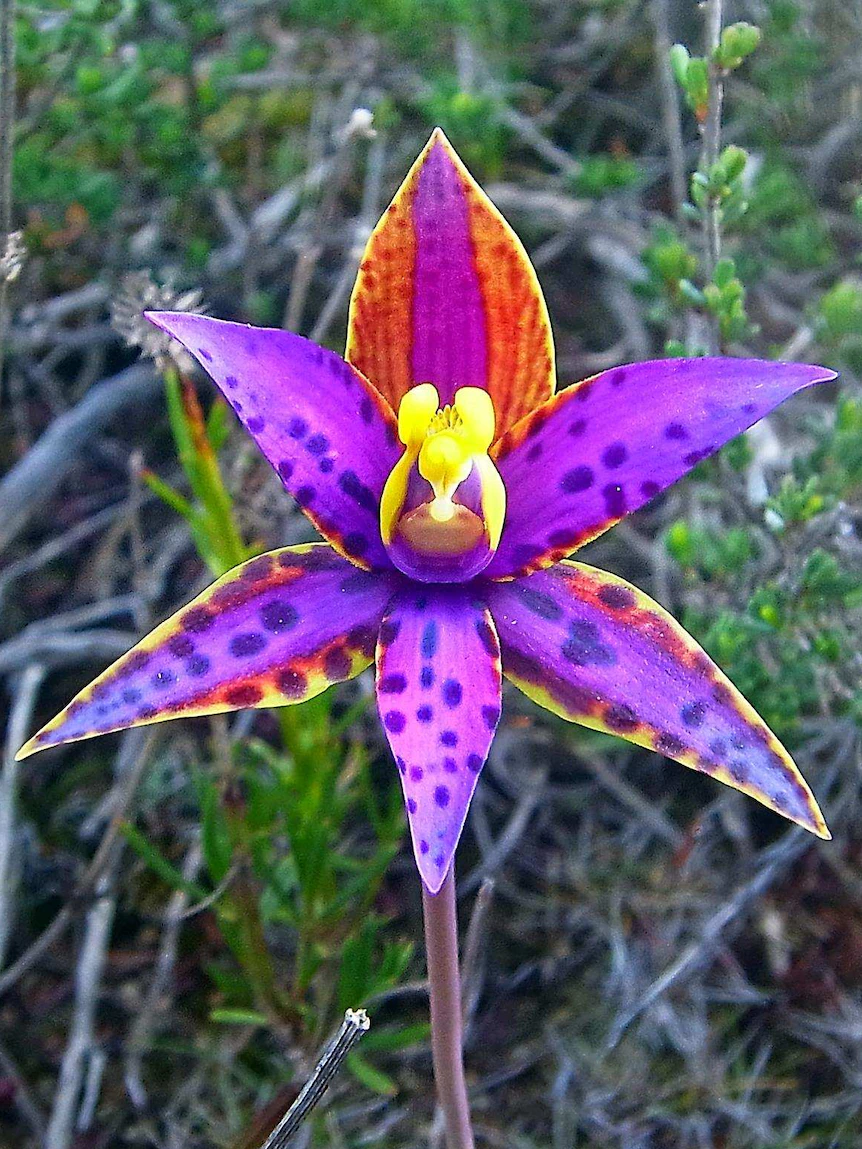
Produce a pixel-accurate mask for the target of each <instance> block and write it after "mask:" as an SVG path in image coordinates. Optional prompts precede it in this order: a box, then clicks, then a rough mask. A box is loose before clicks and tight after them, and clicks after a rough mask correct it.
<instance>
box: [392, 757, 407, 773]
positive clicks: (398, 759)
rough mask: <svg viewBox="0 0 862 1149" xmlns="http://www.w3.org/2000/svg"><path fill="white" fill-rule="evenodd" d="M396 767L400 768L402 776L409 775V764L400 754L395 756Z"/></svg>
mask: <svg viewBox="0 0 862 1149" xmlns="http://www.w3.org/2000/svg"><path fill="white" fill-rule="evenodd" d="M395 765H396V766H397V767H398V769H399V770H400V771H401V773H402V774H406V773H407V763H406V762H405V761H404V759H403V758H402V757H401V756H400V755H399V754H396V755H395Z"/></svg>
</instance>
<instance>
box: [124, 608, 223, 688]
mask: <svg viewBox="0 0 862 1149" xmlns="http://www.w3.org/2000/svg"><path fill="white" fill-rule="evenodd" d="M203 609H204V608H203V607H192V609H191V610H189V611H186V613H185V614H184V615H183V617H182V618H181V619H180V622H181V623H182V625H183V626H184V627H185V628H186V630H194V629H195V628H194V627H193V626H189V625H188V624H187V622H186V619H187V618H188V616H189V615H190V614H191V613H192V611H195V610H203ZM207 616H208V617H209V611H207ZM207 625H209V624H207ZM200 629H201V630H203V629H205V628H204V627H201V628H200ZM151 658H152V655H151V654H150V652H149V651H148V650H133V651H132V653H131V654H130V655H129V657H128V658H127V659H126V661H125V662H124V663H123V664H122V666H121V667H120V672H121V673H122V674H134V672H135V671H136V670H143V669H144V667H145V666H146V665H147V663H148V662H149V661H150V659H151Z"/></svg>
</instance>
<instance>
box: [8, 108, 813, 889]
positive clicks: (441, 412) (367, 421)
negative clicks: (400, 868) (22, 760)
mask: <svg viewBox="0 0 862 1149" xmlns="http://www.w3.org/2000/svg"><path fill="white" fill-rule="evenodd" d="M148 318H149V319H150V320H151V321H152V322H153V323H154V324H155V325H156V326H157V327H159V328H161V329H162V330H163V331H164V332H167V333H168V334H169V335H170V336H172V337H173V338H174V339H176V340H177V341H178V342H179V343H181V344H182V345H183V346H184V347H185V348H186V349H187V350H188V351H189V352H190V353H191V354H192V355H193V356H194V357H195V358H196V359H197V360H198V361H199V362H200V364H201V366H202V367H203V368H204V369H205V370H206V371H208V372H209V373H210V375H211V376H212V377H213V379H214V380H215V382H216V383H217V384H218V386H219V388H220V389H221V391H222V392H223V394H224V396H225V397H226V399H227V400H228V402H229V403H230V404H231V406H232V407H233V409H234V411H235V412H236V414H237V415H238V417H239V419H240V421H241V422H242V423H243V425H244V426H245V427H246V429H247V430H248V432H249V433H250V434H251V435H252V437H253V438H254V440H255V441H256V443H257V445H258V446H259V447H260V449H261V451H262V452H263V454H264V455H265V456H266V458H267V459H268V460H269V462H270V463H271V465H272V466H273V467H274V468H275V470H276V472H277V473H278V475H279V477H280V479H281V481H282V483H283V484H284V486H285V488H286V489H287V491H288V492H290V494H292V495H293V497H294V498H295V499H296V501H297V503H298V504H299V506H300V507H301V508H302V509H303V510H304V511H305V513H306V514H307V515H308V517H309V518H310V519H311V521H312V523H314V525H315V526H316V527H317V529H318V530H319V531H320V533H321V534H322V535H323V536H324V538H325V539H326V542H325V543H316V544H310V545H305V546H294V547H286V548H283V549H281V550H276V551H272V552H270V553H268V554H263V555H260V556H259V557H257V558H254V559H251V560H250V561H249V562H246V563H243V564H242V565H241V566H239V567H237V568H236V569H234V570H232V571H230V572H229V573H228V574H227V575H225V576H224V577H223V578H220V579H219V580H218V581H217V582H215V583H214V584H213V585H212V586H211V587H210V588H209V589H208V590H206V591H204V592H203V594H201V595H199V596H198V597H197V598H196V599H195V600H194V601H193V602H192V603H190V604H189V605H188V606H186V607H184V608H183V609H182V610H180V611H178V612H177V613H176V614H175V615H174V616H173V617H172V618H169V619H168V620H167V621H166V622H163V623H162V624H161V626H158V627H156V629H155V630H154V631H153V632H152V633H151V634H149V635H148V636H147V637H146V638H144V639H142V640H141V642H139V643H138V645H137V646H135V647H134V649H133V650H131V651H130V652H129V653H128V654H127V655H125V656H124V657H122V658H120V659H119V660H118V661H117V662H115V663H114V664H113V666H111V667H109V668H108V669H107V670H106V671H105V672H104V673H103V674H101V675H100V676H99V677H98V678H97V679H95V681H94V682H92V683H91V684H90V685H89V686H87V687H86V688H85V689H84V690H82V691H81V692H80V693H79V694H78V695H77V697H76V698H75V699H74V700H73V701H72V702H71V703H70V704H69V705H68V706H67V707H66V708H65V710H63V711H62V712H61V713H60V714H59V715H58V716H57V717H56V718H54V719H53V721H51V722H49V723H48V724H47V725H46V726H45V727H44V728H43V729H42V730H41V731H40V732H39V733H38V734H36V736H35V737H34V738H32V739H31V740H30V741H29V742H28V743H27V744H26V746H24V747H23V748H22V750H21V751H20V754H19V757H25V756H26V755H28V754H32V753H34V752H35V751H37V750H41V749H44V748H45V747H49V746H55V745H58V744H60V743H65V742H74V741H77V740H79V739H83V738H91V737H94V736H96V735H99V734H105V733H107V732H109V731H114V730H120V729H124V728H127V727H131V726H139V725H142V724H145V723H151V722H160V721H163V720H165V719H169V718H179V717H184V716H192V715H202V714H214V713H218V712H223V711H230V710H236V709H239V708H243V707H270V706H283V705H285V704H288V703H296V702H302V701H304V700H305V699H308V698H311V697H312V696H314V695H316V694H318V693H319V692H320V691H322V690H325V689H326V688H327V687H328V686H329V685H330V684H332V683H334V682H339V681H342V680H344V679H349V678H352V677H354V676H355V675H357V674H359V673H360V672H361V671H362V670H364V669H365V667H367V666H368V665H369V664H370V663H371V661H372V660H376V668H377V700H378V706H379V711H380V717H381V719H382V723H383V727H384V730H385V732H386V737H387V739H388V740H389V744H390V746H391V749H392V753H393V755H394V758H395V762H396V763H397V766H398V771H399V774H400V778H401V785H402V787H403V791H404V799H405V802H406V805H407V818H408V821H409V824H410V831H411V835H412V840H413V849H414V853H415V857H416V863H417V865H418V867H419V872H420V874H421V876H422V880H423V882H424V884H425V886H426V887H427V889H428V891H429V892H430V893H431V894H434V893H436V892H437V891H438V890H439V889H440V887H441V885H442V883H443V880H444V877H445V876H446V873H447V871H448V870H449V867H450V864H451V862H452V857H453V854H454V852H455V847H456V845H457V843H458V839H459V836H460V834H461V830H462V827H463V825H464V820H465V818H466V815H467V810H468V807H469V804H470V800H471V797H472V794H473V790H474V788H475V786H476V782H477V779H478V775H479V772H480V770H481V768H482V765H483V763H484V762H485V759H486V757H487V755H488V750H489V747H490V744H491V741H492V739H493V737H494V732H495V730H496V727H497V723H498V721H499V718H500V707H501V683H502V678H503V677H504V676H505V677H506V678H508V679H509V681H511V682H513V683H514V684H515V685H516V686H517V687H519V688H520V689H521V690H522V691H524V693H525V694H527V695H529V696H530V698H532V699H534V700H535V701H536V702H538V703H540V704H541V705H543V706H545V707H547V708H548V709H549V710H552V711H553V712H554V713H556V714H558V715H560V716H562V717H563V718H566V719H568V720H570V721H573V722H577V723H580V724H581V725H583V726H588V727H591V728H592V729H595V730H603V731H607V732H609V733H612V734H616V735H618V736H620V737H622V738H625V739H628V741H630V742H633V743H636V744H637V745H639V746H645V747H647V748H650V749H654V750H657V751H658V752H659V753H661V754H663V755H665V756H666V757H668V758H672V759H675V760H676V761H677V762H681V763H682V764H683V765H685V766H689V767H691V768H693V769H695V770H699V771H702V772H705V773H707V774H710V775H712V776H713V777H715V778H717V779H719V780H720V781H722V782H725V783H727V784H728V785H730V786H732V787H734V788H735V789H737V790H741V791H743V792H744V793H746V794H749V795H751V796H752V797H754V798H756V799H758V800H759V801H760V802H762V803H763V804H764V805H765V806H767V807H769V808H770V809H772V810H774V811H776V812H777V813H779V814H783V815H784V816H785V817H787V818H789V819H790V820H791V821H793V822H798V823H799V824H800V825H802V826H804V827H806V828H807V829H809V830H811V831H813V833H815V834H817V835H818V836H819V837H822V838H826V837H828V836H829V833H828V830H827V829H826V825H825V823H824V820H823V816H822V815H821V813H820V810H819V809H818V806H817V803H816V802H815V800H814V798H813V796H812V793H811V791H810V789H809V788H808V786H807V784H806V783H805V781H804V779H803V778H802V776H801V774H800V773H799V771H798V770H797V768H796V766H795V765H794V763H793V761H792V760H791V758H790V756H789V755H788V753H787V751H786V750H785V749H784V747H783V746H782V745H781V744H780V743H779V741H778V739H777V738H776V737H775V736H774V735H773V734H772V733H771V732H770V730H769V729H768V728H767V727H766V726H765V724H764V723H763V721H762V720H761V719H760V718H759V717H758V715H757V714H756V713H755V711H754V710H753V709H752V708H751V707H750V706H749V705H748V703H747V702H746V701H745V700H744V699H743V698H742V696H741V695H740V694H739V692H738V691H737V690H736V689H735V688H734V686H733V684H732V683H731V682H730V681H729V680H728V679H727V678H726V677H725V675H724V674H723V673H722V672H721V670H719V668H718V667H717V666H716V665H715V663H713V662H712V661H711V659H710V658H709V657H708V656H707V655H706V654H705V653H704V652H703V650H701V648H700V647H699V646H698V645H697V643H695V641H694V640H693V639H692V638H691V637H690V636H689V635H688V634H687V633H686V632H685V631H684V630H683V629H682V627H681V626H680V625H679V624H678V623H677V622H675V621H674V619H673V618H672V617H671V616H670V615H669V614H667V612H666V611H664V610H663V609H662V608H661V607H660V606H659V605H658V604H657V603H655V602H653V601H652V600H651V599H650V598H648V597H647V595H645V594H644V593H643V592H642V591H640V590H638V589H636V588H635V587H634V586H631V585H630V584H629V583H627V582H625V581H624V580H623V579H621V578H618V577H617V576H616V575H613V574H609V573H607V572H605V571H601V570H597V569H595V568H594V567H591V566H587V565H586V564H584V563H581V562H575V561H571V560H569V559H568V558H567V556H568V555H570V554H571V553H572V552H573V551H575V550H577V549H578V548H579V547H581V546H583V544H584V543H587V542H589V541H590V540H591V539H594V538H596V537H597V536H598V535H600V534H602V532H604V531H606V530H607V529H608V528H609V527H611V526H613V525H614V523H616V522H618V521H619V520H620V519H621V518H622V517H623V516H624V515H627V514H629V513H630V512H632V511H635V510H637V508H638V507H641V506H643V505H644V504H645V503H647V502H649V501H650V500H651V499H653V498H655V496H656V495H658V494H659V493H660V492H662V491H663V490H665V488H666V487H668V486H669V485H670V484H671V483H673V482H675V481H676V480H677V479H679V478H680V477H681V476H682V475H684V474H685V473H686V472H687V471H689V470H690V469H691V468H692V467H694V466H695V464H697V463H699V462H700V461H701V460H702V459H705V458H707V457H708V456H709V455H711V454H713V453H714V452H715V451H717V450H718V449H719V447H721V446H722V444H724V443H726V442H727V441H728V439H731V438H732V437H733V436H735V435H738V434H739V433H740V432H741V431H744V430H745V429H746V428H747V427H750V426H751V425H752V424H753V423H754V422H756V421H757V420H758V419H760V418H762V417H763V416H764V415H766V414H767V412H769V411H770V410H772V408H773V407H775V406H776V405H777V404H778V403H780V402H782V401H783V400H784V399H786V398H787V397H788V396H790V395H792V394H793V393H794V392H796V391H798V390H800V389H802V388H803V387H807V386H809V385H811V384H814V383H821V382H825V381H827V380H830V379H833V378H834V377H835V375H834V372H832V371H829V370H826V369H824V368H822V367H813V366H804V365H800V364H793V363H777V362H767V361H761V360H757V359H726V358H696V359H671V360H657V361H653V362H647V363H636V364H631V365H629V366H625V367H617V368H614V369H613V370H609V371H605V372H603V373H602V374H600V375H596V376H595V377H594V378H592V379H587V380H585V381H583V382H581V383H579V384H577V385H576V386H572V387H568V388H566V389H565V390H562V391H560V392H557V393H556V394H555V378H554V348H553V340H552V336H551V328H550V324H549V320H548V313H547V309H546V307H545V302H544V299H543V297H542V293H541V289H540V287H539V283H538V280H537V278H536V274H535V272H534V270H533V268H532V266H531V264H530V262H529V259H528V257H527V255H526V252H525V251H524V249H523V247H522V246H521V243H520V242H519V240H518V239H517V237H516V236H515V234H514V233H513V232H512V230H511V229H510V228H509V226H508V224H507V223H506V222H505V220H504V219H503V218H502V216H501V215H500V213H499V212H498V211H497V210H496V208H495V207H494V206H493V204H492V203H491V202H490V200H489V199H488V198H487V197H486V196H485V195H484V193H483V192H482V191H481V189H480V188H479V187H478V185H477V184H476V183H475V182H474V180H473V179H472V177H471V176H470V174H469V173H468V172H467V170H466V169H465V167H464V165H463V164H462V163H461V161H460V159H459V158H458V156H457V155H456V153H455V151H454V150H453V148H452V147H451V145H450V144H449V142H448V140H447V139H446V137H445V136H444V135H443V133H442V132H441V131H439V130H437V131H435V132H434V134H433V135H432V136H431V139H430V140H429V142H428V144H427V146H426V147H425V149H424V150H423V152H422V153H421V155H420V156H419V158H418V159H417V160H416V162H415V164H414V165H413V167H412V169H411V170H410V172H409V174H408V176H407V178H406V180H405V181H404V183H403V184H402V186H401V188H400V190H399V191H398V193H397V194H396V196H395V198H394V200H393V201H392V203H391V205H390V206H389V208H388V209H387V211H386V212H385V214H384V215H383V217H382V219H381V220H380V222H379V223H378V225H377V227H376V229H375V230H374V232H373V234H372V236H371V238H370V240H369V242H368V246H367V248H366V251H365V254H364V257H363V259H362V262H361V265H360V269H359V274H358V277H357V281H356V285H355V287H354V290H353V295H352V299H351V306H350V320H349V332H348V337H347V352H346V358H345V359H341V358H340V357H339V356H338V355H336V354H335V353H334V352H332V351H328V350H326V349H324V348H322V347H318V346H316V345H315V344H314V343H311V342H309V341H308V340H307V339H303V338H301V337H300V336H298V335H293V334H291V333H290V332H287V331H277V330H265V329H259V328H254V327H248V326H245V325H242V324H237V323H227V322H222V321H220V320H217V319H212V318H209V317H206V316H201V315H191V314H186V313H174V312H152V313H148Z"/></svg>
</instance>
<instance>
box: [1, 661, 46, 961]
mask: <svg viewBox="0 0 862 1149" xmlns="http://www.w3.org/2000/svg"><path fill="white" fill-rule="evenodd" d="M44 677H45V668H44V666H40V665H39V663H31V664H30V665H29V666H28V667H27V668H26V670H25V671H24V673H23V674H22V675H21V679H20V681H19V683H18V684H17V689H16V692H15V701H14V703H13V705H12V714H11V716H10V718H9V726H8V728H7V732H6V747H5V750H4V753H3V771H2V774H0V969H2V967H3V961H4V958H5V956H6V946H7V943H8V941H9V932H10V930H11V928H12V923H13V921H14V919H15V895H16V893H17V889H18V878H19V871H18V864H17V858H16V850H15V836H16V828H17V827H16V818H15V814H16V808H17V798H18V768H19V767H18V763H17V762H16V761H15V754H16V752H17V750H18V747H19V746H20V745H21V744H22V742H24V741H25V740H26V738H27V729H28V727H29V726H30V720H31V717H32V714H33V707H34V706H35V704H36V695H37V694H38V691H39V686H40V684H41V682H42V679H43V678H44Z"/></svg>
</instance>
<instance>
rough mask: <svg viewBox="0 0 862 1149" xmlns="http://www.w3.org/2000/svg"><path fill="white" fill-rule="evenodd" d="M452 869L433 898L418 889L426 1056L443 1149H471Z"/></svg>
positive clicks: (472, 1144)
mask: <svg viewBox="0 0 862 1149" xmlns="http://www.w3.org/2000/svg"><path fill="white" fill-rule="evenodd" d="M454 871H455V866H454V862H453V864H452V865H451V866H450V867H449V872H448V874H447V875H446V879H445V881H444V882H443V885H442V886H441V888H440V892H439V893H437V894H429V893H428V891H427V890H426V889H425V886H424V885H423V886H422V910H423V913H424V917H425V950H426V954H427V960H428V991H429V996H430V1000H431V1051H432V1055H433V1058H434V1080H435V1081H436V1083H437V1099H438V1101H439V1103H440V1108H441V1110H442V1111H443V1117H444V1121H445V1126H446V1145H447V1147H448V1149H474V1141H473V1130H472V1127H471V1124H470V1105H469V1102H468V1100H467V1084H466V1082H465V1080H464V1052H463V1026H462V1021H461V974H460V971H459V969H458V917H457V913H456V905H455V872H454Z"/></svg>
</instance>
